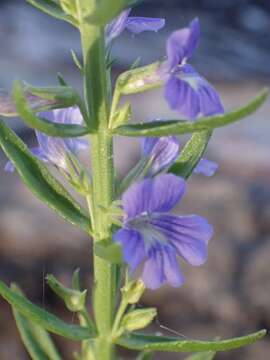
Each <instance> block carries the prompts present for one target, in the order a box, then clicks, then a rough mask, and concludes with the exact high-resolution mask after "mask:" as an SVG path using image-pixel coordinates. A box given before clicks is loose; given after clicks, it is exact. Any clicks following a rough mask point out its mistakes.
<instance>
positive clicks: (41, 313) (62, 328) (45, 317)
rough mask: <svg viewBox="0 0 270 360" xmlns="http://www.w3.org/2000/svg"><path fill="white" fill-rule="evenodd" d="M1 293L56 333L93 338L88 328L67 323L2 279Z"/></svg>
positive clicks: (72, 336) (26, 315)
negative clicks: (11, 287) (13, 289)
mask: <svg viewBox="0 0 270 360" xmlns="http://www.w3.org/2000/svg"><path fill="white" fill-rule="evenodd" d="M0 295H1V296H2V297H3V298H4V299H5V300H6V301H7V302H8V303H9V304H10V305H11V306H12V307H14V308H15V309H16V310H17V311H19V312H20V313H21V314H22V315H23V316H25V317H26V318H27V319H29V320H30V321H33V322H35V323H37V324H38V325H40V326H41V327H42V328H44V329H46V330H48V331H50V332H52V333H54V334H58V335H61V336H63V337H65V338H67V339H70V340H75V341H81V340H85V339H90V338H93V334H92V333H91V332H90V330H89V329H88V328H85V327H82V326H78V325H71V324H67V323H65V322H64V321H62V320H61V319H59V318H58V317H57V316H55V315H53V314H51V313H49V312H48V311H46V310H44V309H42V308H40V307H39V306H37V305H34V304H33V303H31V302H30V301H29V300H28V299H27V298H26V297H24V296H22V295H19V294H17V293H15V292H14V291H12V290H11V289H10V288H9V287H8V286H6V285H5V284H4V283H3V282H2V281H0Z"/></svg>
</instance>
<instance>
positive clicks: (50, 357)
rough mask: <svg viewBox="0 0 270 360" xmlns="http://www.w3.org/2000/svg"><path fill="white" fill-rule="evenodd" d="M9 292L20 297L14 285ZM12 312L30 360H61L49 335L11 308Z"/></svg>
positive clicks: (20, 293) (18, 290) (19, 291)
mask: <svg viewBox="0 0 270 360" xmlns="http://www.w3.org/2000/svg"><path fill="white" fill-rule="evenodd" d="M11 290H12V291H13V292H14V293H16V294H19V295H22V292H21V290H20V289H19V288H18V287H17V286H16V285H15V284H12V285H11ZM12 312H13V315H14V318H15V321H16V325H17V328H18V330H19V332H20V335H21V339H22V341H23V343H24V345H25V347H26V349H27V351H28V353H29V355H30V356H31V358H32V360H61V356H60V355H59V353H58V351H57V349H56V347H55V345H54V343H53V342H52V339H51V337H50V335H49V334H48V332H47V331H46V330H45V329H44V328H43V327H41V326H40V325H38V324H37V323H35V322H33V321H31V320H28V319H27V318H26V317H24V316H23V315H22V314H21V313H20V312H19V311H18V310H16V308H15V307H12Z"/></svg>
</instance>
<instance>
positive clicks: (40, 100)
mask: <svg viewBox="0 0 270 360" xmlns="http://www.w3.org/2000/svg"><path fill="white" fill-rule="evenodd" d="M23 93H24V96H25V99H26V100H27V103H28V106H29V107H30V108H31V110H32V111H33V112H34V113H37V112H40V111H48V110H53V109H58V108H63V107H65V104H66V103H67V99H64V102H63V100H60V99H59V98H57V97H54V98H44V97H40V96H37V95H34V94H32V93H30V92H29V91H26V90H25V88H24V89H23ZM68 106H69V105H68ZM0 115H2V116H5V117H16V116H18V112H17V109H16V105H15V103H14V101H13V99H12V96H11V94H10V93H8V92H7V91H5V90H3V89H0Z"/></svg>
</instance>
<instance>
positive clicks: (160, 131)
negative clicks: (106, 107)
mask: <svg viewBox="0 0 270 360" xmlns="http://www.w3.org/2000/svg"><path fill="white" fill-rule="evenodd" d="M268 93H269V91H268V89H264V90H263V91H262V92H261V93H260V94H259V95H258V96H256V97H255V98H254V99H253V100H251V101H250V102H249V103H248V104H247V105H245V106H243V107H241V108H239V109H237V110H234V111H232V112H228V113H226V114H224V115H216V116H211V117H206V118H200V119H199V120H197V121H196V122H191V121H186V120H168V121H152V122H147V123H140V124H130V125H123V126H119V127H117V128H115V129H113V130H112V133H113V134H118V135H122V136H132V137H138V136H167V135H173V134H176V135H181V134H188V133H194V132H198V131H211V130H213V129H215V128H219V127H223V126H226V125H229V124H232V123H234V122H236V121H238V120H240V119H242V118H244V117H246V116H248V115H250V114H252V113H253V112H255V111H256V110H257V109H258V108H259V107H260V106H261V105H262V104H263V103H264V102H265V100H266V99H267V96H268Z"/></svg>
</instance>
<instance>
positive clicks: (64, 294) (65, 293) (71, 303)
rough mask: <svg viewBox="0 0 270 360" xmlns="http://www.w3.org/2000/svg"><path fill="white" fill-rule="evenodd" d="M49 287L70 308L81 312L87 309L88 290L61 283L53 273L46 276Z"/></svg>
mask: <svg viewBox="0 0 270 360" xmlns="http://www.w3.org/2000/svg"><path fill="white" fill-rule="evenodd" d="M46 280H47V283H48V285H49V287H50V288H51V289H52V290H53V292H55V293H56V295H58V296H59V297H60V298H61V299H62V300H63V301H64V302H65V304H66V307H67V308H68V310H70V311H72V312H79V311H83V310H84V309H85V303H86V296H87V290H84V291H79V290H75V289H70V288H67V287H66V286H64V285H63V284H61V283H60V282H59V281H58V280H57V279H56V278H55V277H54V276H53V275H47V277H46Z"/></svg>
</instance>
